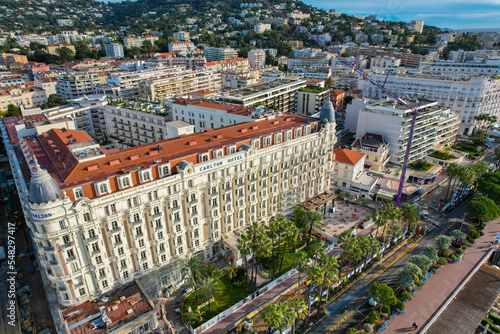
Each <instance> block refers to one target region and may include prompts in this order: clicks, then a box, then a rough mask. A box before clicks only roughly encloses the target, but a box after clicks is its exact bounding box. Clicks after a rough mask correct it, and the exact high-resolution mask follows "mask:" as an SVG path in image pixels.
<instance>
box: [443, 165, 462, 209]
mask: <svg viewBox="0 0 500 334" xmlns="http://www.w3.org/2000/svg"><path fill="white" fill-rule="evenodd" d="M458 168H459V167H458V164H456V163H454V162H453V163H451V164H449V165H448V167H446V174H447V175H448V188H447V190H446V196H445V197H444V198H445V201H448V195H449V194H450V188H451V183H452V181H453V179H454V178H455V177H457V176H458Z"/></svg>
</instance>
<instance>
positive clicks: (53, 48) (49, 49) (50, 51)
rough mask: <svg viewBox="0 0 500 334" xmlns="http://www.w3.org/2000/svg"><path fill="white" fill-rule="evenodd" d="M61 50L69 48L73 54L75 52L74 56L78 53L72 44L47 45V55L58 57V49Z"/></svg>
mask: <svg viewBox="0 0 500 334" xmlns="http://www.w3.org/2000/svg"><path fill="white" fill-rule="evenodd" d="M59 48H68V49H70V50H71V52H73V54H75V53H76V51H75V46H74V45H72V44H50V45H47V53H48V54H51V55H55V56H57V55H59V53H58V52H57V49H59Z"/></svg>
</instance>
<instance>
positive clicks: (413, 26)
mask: <svg viewBox="0 0 500 334" xmlns="http://www.w3.org/2000/svg"><path fill="white" fill-rule="evenodd" d="M408 28H409V29H410V31H413V32H418V33H419V34H421V33H422V31H424V21H418V20H414V21H411V23H410V25H409V27H408Z"/></svg>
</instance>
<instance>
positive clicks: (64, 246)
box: [0, 107, 336, 307]
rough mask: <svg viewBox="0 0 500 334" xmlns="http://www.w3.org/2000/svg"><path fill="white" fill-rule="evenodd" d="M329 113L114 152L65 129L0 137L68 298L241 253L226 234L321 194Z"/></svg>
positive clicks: (326, 172)
mask: <svg viewBox="0 0 500 334" xmlns="http://www.w3.org/2000/svg"><path fill="white" fill-rule="evenodd" d="M328 110H329V111H330V115H329V117H326V118H325V117H324V113H322V119H324V121H319V120H318V119H313V118H308V117H302V116H293V115H287V114H284V115H282V116H272V117H267V118H265V119H261V120H258V121H256V122H251V123H242V124H236V125H232V126H228V127H224V128H221V129H217V130H212V131H208V132H202V133H197V134H193V135H188V136H185V137H182V138H175V139H170V140H167V141H161V142H156V143H154V144H147V145H142V146H137V147H133V148H130V149H124V150H120V151H113V152H108V151H105V150H104V149H102V148H101V147H100V146H99V145H98V144H97V143H96V142H95V141H94V140H93V139H92V138H91V137H90V136H88V135H87V134H86V133H85V132H84V131H78V130H66V129H62V130H59V129H53V130H49V131H47V132H46V133H43V134H42V135H41V136H39V137H37V139H36V141H32V140H31V139H29V140H28V139H27V138H26V139H21V141H20V144H16V143H11V144H7V145H6V147H7V152H8V156H9V160H10V163H11V166H12V170H13V173H14V177H15V181H16V186H17V189H18V192H19V197H20V199H21V202H22V206H23V211H24V214H25V217H26V222H27V224H28V226H29V228H30V230H31V232H32V236H33V239H34V242H35V245H36V246H35V247H36V249H37V252H38V257H39V259H40V263H41V267H42V268H43V270H44V271H45V272H46V274H47V278H48V282H49V283H51V285H53V286H54V287H55V288H56V290H57V296H58V299H59V302H60V303H61V304H62V305H63V306H66V307H68V306H72V305H77V304H80V303H82V302H84V301H87V300H91V299H95V298H96V297H97V296H100V295H102V294H105V293H107V292H110V291H112V290H114V289H116V288H117V287H120V286H122V285H124V284H127V283H129V282H132V281H133V280H134V279H135V278H137V277H140V276H143V275H146V274H151V275H154V272H156V271H160V270H161V271H162V277H161V284H163V285H164V286H167V285H168V284H175V283H177V282H178V281H180V280H181V279H182V276H181V269H182V266H183V263H184V262H183V261H185V260H186V259H188V258H191V257H192V256H200V257H201V258H203V259H205V260H208V259H212V258H213V257H214V256H216V254H217V253H219V252H222V253H225V252H228V251H231V252H233V256H234V257H235V259H240V255H239V254H238V251H237V248H236V243H235V240H236V239H237V236H238V235H239V233H240V232H242V231H243V230H244V229H245V228H246V226H247V225H248V224H249V223H251V222H253V221H258V222H261V223H262V224H266V223H267V222H268V221H269V219H271V218H272V217H276V216H277V215H280V214H282V215H289V214H291V213H292V212H293V209H294V207H295V206H296V205H298V204H299V203H301V202H303V201H305V200H307V199H309V198H311V197H313V196H316V195H318V194H321V193H324V192H326V191H328V190H329V189H330V179H331V178H330V172H331V168H332V150H333V146H334V144H335V142H336V137H335V121H334V118H333V112H331V111H332V110H333V107H331V108H329V109H328ZM328 110H327V111H328ZM0 124H2V125H0V126H1V127H2V132H3V137H4V140H6V142H8V141H9V139H10V137H8V134H7V131H6V129H5V128H4V126H3V123H0ZM16 151H17V152H18V154H17V155H16ZM21 152H22V154H20V153H21ZM22 156H24V158H21V157H22ZM18 157H19V158H18ZM28 168H29V169H28ZM23 171H24V173H23ZM226 254H227V253H226ZM240 261H241V259H240ZM156 283H158V280H157V281H156ZM145 288H147V287H145Z"/></svg>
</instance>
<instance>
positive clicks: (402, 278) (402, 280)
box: [398, 270, 415, 291]
mask: <svg viewBox="0 0 500 334" xmlns="http://www.w3.org/2000/svg"><path fill="white" fill-rule="evenodd" d="M398 284H400V285H401V287H402V288H403V289H405V290H407V291H413V290H414V289H415V281H414V279H413V276H412V274H410V273H409V272H408V271H405V270H400V271H399V272H398Z"/></svg>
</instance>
